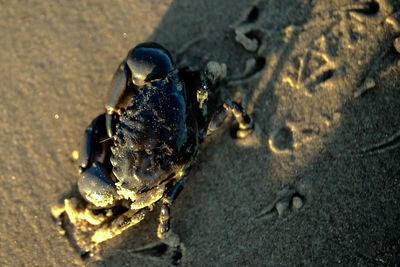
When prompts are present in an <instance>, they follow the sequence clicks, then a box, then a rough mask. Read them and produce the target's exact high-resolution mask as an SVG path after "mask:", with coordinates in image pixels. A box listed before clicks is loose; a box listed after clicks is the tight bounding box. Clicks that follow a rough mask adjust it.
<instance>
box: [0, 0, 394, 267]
mask: <svg viewBox="0 0 400 267" xmlns="http://www.w3.org/2000/svg"><path fill="white" fill-rule="evenodd" d="M216 2H218V3H216ZM233 2H235V3H233ZM360 2H361V3H364V4H361V3H360ZM190 3H191V4H189V1H184V0H176V1H172V0H171V1H137V0H135V1H112V2H111V1H110V2H107V1H102V2H101V3H99V1H85V4H78V1H76V2H74V3H72V2H71V3H70V2H68V1H62V2H61V3H58V2H56V1H28V2H23V1H1V3H0V29H1V33H2V35H1V38H0V47H1V48H0V62H1V63H0V68H1V69H0V84H1V87H0V88H1V94H2V97H1V113H2V114H1V117H0V120H1V129H2V131H1V133H0V134H1V138H0V149H1V151H2V153H1V155H0V167H1V176H0V177H1V181H2V186H1V189H0V196H1V202H0V217H1V218H2V223H1V224H0V265H1V266H71V265H85V264H86V265H90V266H122V265H131V266H144V265H148V266H150V265H155V266H166V265H169V264H171V263H172V259H171V253H170V252H169V251H166V252H165V253H164V254H162V255H161V256H159V257H158V256H152V255H146V254H144V253H140V252H137V249H138V248H141V247H143V246H146V245H148V244H152V243H154V242H157V237H156V228H157V216H158V214H157V212H158V211H157V210H156V211H155V212H154V213H152V214H151V215H150V216H148V217H147V218H146V219H145V220H144V221H143V222H142V223H140V224H138V225H136V226H135V227H132V228H131V229H129V230H127V231H126V232H125V233H123V234H122V235H120V236H118V237H116V238H114V239H112V240H110V241H107V242H105V243H103V244H101V245H100V246H99V252H98V256H97V257H94V258H92V259H89V260H87V261H83V260H81V258H80V255H79V253H77V251H76V250H75V249H74V248H73V247H72V246H71V245H70V243H69V242H68V240H67V239H66V238H65V237H64V236H62V235H60V234H59V233H58V228H57V226H56V223H55V221H54V220H53V219H52V217H51V214H50V208H51V206H52V205H54V204H56V203H60V202H61V201H62V200H63V199H64V198H65V197H67V196H70V195H71V194H74V190H76V186H75V183H76V180H77V176H78V174H77V172H76V167H77V163H76V162H74V161H73V160H72V156H71V152H72V151H73V150H75V149H78V148H79V143H80V140H81V137H82V134H83V131H84V129H85V128H86V126H87V125H88V124H89V122H90V121H91V120H92V119H93V118H94V117H95V116H97V115H98V114H100V113H101V112H103V106H104V99H105V97H106V95H107V88H108V85H109V82H110V80H111V77H112V74H113V72H114V70H115V69H116V67H117V66H118V64H119V63H120V61H121V60H122V59H123V58H124V57H125V55H126V53H127V51H128V50H129V49H130V48H132V47H133V46H135V45H136V44H138V43H140V42H143V41H148V40H151V41H156V42H159V43H161V44H163V45H165V46H166V47H167V48H168V49H169V50H170V51H171V53H172V54H173V55H175V56H176V55H177V54H178V53H179V52H180V51H181V50H182V47H183V46H184V45H185V44H187V43H188V42H190V41H196V40H197V42H195V43H194V44H193V45H192V46H190V47H189V49H188V50H187V51H186V53H184V54H183V57H182V58H181V60H180V62H181V63H182V64H188V65H190V66H193V67H196V68H201V67H203V66H204V65H205V63H206V62H207V61H209V60H215V61H218V62H225V63H226V64H227V65H228V82H227V83H226V84H225V85H224V86H223V87H222V90H223V96H224V97H231V98H233V99H236V100H241V101H242V103H243V104H244V105H245V106H246V107H247V110H248V111H249V113H251V114H252V116H253V117H254V120H255V123H256V131H255V132H254V134H253V135H251V136H250V137H248V138H246V139H244V140H233V139H231V138H230V134H229V125H228V124H227V125H226V127H224V128H223V129H222V130H220V131H219V132H217V133H216V134H215V135H214V136H213V137H212V138H210V139H208V141H207V142H205V143H204V145H203V147H202V149H201V153H200V156H199V158H198V162H197V164H196V165H195V166H194V168H193V170H192V173H191V175H190V178H189V182H188V183H187V185H186V187H185V190H184V191H183V192H182V193H181V195H180V196H179V198H178V199H177V201H176V204H175V205H174V207H173V209H172V216H173V219H172V227H173V229H174V231H175V232H176V233H178V234H179V236H180V237H181V239H182V242H183V243H184V244H185V247H186V252H185V253H184V255H183V257H182V259H181V265H183V266H201V265H208V266H215V265H221V266H228V265H230V266H236V265H248V266H262V265H264V266H265V265H267V266H268V265H282V266H290V265H350V266H354V265H357V264H359V265H363V266H365V265H395V264H396V263H397V264H399V262H400V241H399V240H400V225H399V222H400V209H399V204H400V202H399V201H400V166H399V159H400V147H399V145H400V116H399V113H400V54H399V53H398V52H397V51H396V49H395V45H394V44H398V43H400V41H399V40H397V41H395V40H396V38H397V37H399V36H400V26H399V21H400V2H399V1H397V0H385V1H384V0H379V1H377V2H376V3H372V4H371V1H369V0H362V1H351V0H334V1H329V0H314V1H311V0H310V1H308V0H303V1H293V0H283V1H256V2H254V1H240V2H239V1H213V0H205V1H204V0H201V1H190ZM398 47H400V45H399V46H398ZM399 50H400V49H399ZM246 62H247V64H246ZM246 66H247V67H246Z"/></svg>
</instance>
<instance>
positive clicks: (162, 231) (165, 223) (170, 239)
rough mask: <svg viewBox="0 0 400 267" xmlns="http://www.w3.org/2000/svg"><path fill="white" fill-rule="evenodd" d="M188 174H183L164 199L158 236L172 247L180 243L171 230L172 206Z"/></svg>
mask: <svg viewBox="0 0 400 267" xmlns="http://www.w3.org/2000/svg"><path fill="white" fill-rule="evenodd" d="M187 175H188V173H186V175H185V176H183V177H182V178H181V179H180V180H179V181H178V182H177V183H176V184H175V185H174V186H173V187H172V188H171V190H170V191H169V192H168V194H167V195H166V196H165V197H164V198H163V199H162V206H161V212H160V223H159V225H158V230H157V236H158V238H160V239H161V240H163V241H164V242H165V243H167V244H168V245H170V246H172V247H177V246H178V245H179V237H178V236H177V235H176V234H174V233H173V232H172V231H170V208H171V206H172V204H173V202H174V200H175V199H176V198H177V197H178V195H179V193H180V192H181V191H182V189H183V185H184V184H185V182H186V180H187Z"/></svg>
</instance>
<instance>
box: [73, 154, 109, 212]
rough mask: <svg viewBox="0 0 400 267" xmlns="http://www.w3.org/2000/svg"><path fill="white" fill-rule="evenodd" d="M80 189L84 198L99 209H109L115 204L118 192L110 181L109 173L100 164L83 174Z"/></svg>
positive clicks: (79, 181) (94, 164)
mask: <svg viewBox="0 0 400 267" xmlns="http://www.w3.org/2000/svg"><path fill="white" fill-rule="evenodd" d="M78 188H79V192H80V193H81V195H82V197H83V198H84V199H85V200H86V201H87V202H89V203H91V204H93V205H94V206H96V207H98V208H108V207H111V206H113V205H114V204H115V201H116V200H117V191H116V189H115V186H114V184H113V183H112V182H111V181H110V180H109V178H108V174H107V171H106V170H105V168H104V166H103V165H102V164H101V163H99V162H97V161H96V162H94V163H93V164H92V166H91V167H90V168H88V169H86V170H85V171H84V172H82V173H81V175H80V178H79V180H78Z"/></svg>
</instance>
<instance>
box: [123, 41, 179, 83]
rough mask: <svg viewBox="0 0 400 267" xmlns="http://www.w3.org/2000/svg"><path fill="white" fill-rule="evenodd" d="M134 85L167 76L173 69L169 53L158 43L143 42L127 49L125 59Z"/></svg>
mask: <svg viewBox="0 0 400 267" xmlns="http://www.w3.org/2000/svg"><path fill="white" fill-rule="evenodd" d="M126 62H127V65H128V67H129V69H130V71H131V75H132V82H133V84H135V85H136V86H139V87H141V86H144V85H145V84H146V83H148V82H151V81H154V80H160V79H164V78H165V77H167V75H168V73H170V72H171V71H173V70H174V62H173V60H172V57H171V54H170V53H169V52H168V50H166V49H165V48H164V47H162V46H161V45H159V44H156V43H143V44H140V45H138V46H136V47H135V48H134V49H132V50H131V51H129V53H128V57H127V59H126Z"/></svg>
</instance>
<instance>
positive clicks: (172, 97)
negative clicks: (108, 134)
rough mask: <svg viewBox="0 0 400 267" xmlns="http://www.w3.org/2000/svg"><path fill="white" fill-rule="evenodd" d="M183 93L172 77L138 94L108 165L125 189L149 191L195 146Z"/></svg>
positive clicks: (125, 116) (179, 166)
mask: <svg viewBox="0 0 400 267" xmlns="http://www.w3.org/2000/svg"><path fill="white" fill-rule="evenodd" d="M186 101H187V100H186V88H185V86H184V84H181V83H179V82H178V77H176V75H175V74H169V75H168V77H167V78H166V79H163V80H158V81H154V82H152V83H151V84H149V85H146V86H144V87H143V88H141V89H140V92H139V94H138V95H137V96H135V97H134V98H133V99H132V102H131V103H130V104H129V105H128V107H127V110H126V112H125V113H124V114H123V115H122V116H121V118H120V122H119V123H118V124H117V131H116V140H115V146H114V148H113V156H112V158H111V163H112V165H113V166H114V167H113V173H114V175H115V176H116V178H117V179H118V181H119V182H121V183H122V184H123V187H124V188H126V189H129V190H135V191H138V190H139V189H143V188H151V187H152V186H154V185H156V184H159V182H160V181H162V180H163V179H166V178H167V177H168V176H169V175H170V174H171V173H173V172H177V171H180V170H181V169H182V168H183V167H184V165H186V163H187V162H188V160H190V158H191V157H192V156H193V154H194V151H195V148H196V147H197V136H196V134H197V124H196V120H194V119H190V118H192V116H188V114H187V112H190V111H188V109H187V105H186V103H187V102H186Z"/></svg>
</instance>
